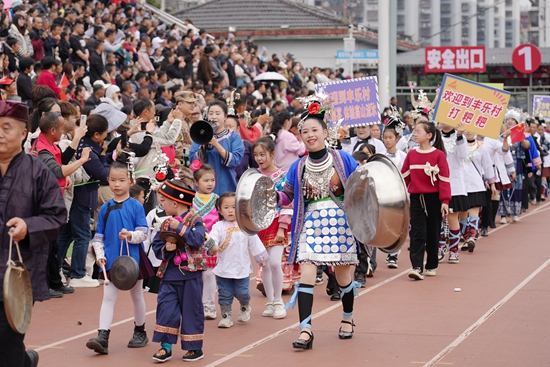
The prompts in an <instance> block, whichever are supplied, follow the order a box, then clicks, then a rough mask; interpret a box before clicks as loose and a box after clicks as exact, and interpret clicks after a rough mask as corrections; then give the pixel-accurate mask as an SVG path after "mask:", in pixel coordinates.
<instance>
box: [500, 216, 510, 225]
mask: <svg viewBox="0 0 550 367" xmlns="http://www.w3.org/2000/svg"><path fill="white" fill-rule="evenodd" d="M506 223H508V220H507V219H506V217H502V218H500V224H506Z"/></svg>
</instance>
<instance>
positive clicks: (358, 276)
mask: <svg viewBox="0 0 550 367" xmlns="http://www.w3.org/2000/svg"><path fill="white" fill-rule="evenodd" d="M355 281H356V282H359V283H361V288H365V287H366V284H367V281H366V279H365V274H363V273H355Z"/></svg>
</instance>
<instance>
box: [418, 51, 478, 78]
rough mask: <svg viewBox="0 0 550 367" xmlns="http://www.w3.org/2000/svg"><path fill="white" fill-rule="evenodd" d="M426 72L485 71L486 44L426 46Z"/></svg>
mask: <svg viewBox="0 0 550 367" xmlns="http://www.w3.org/2000/svg"><path fill="white" fill-rule="evenodd" d="M424 61H425V71H426V73H483V72H485V68H486V57H485V46H457V47H452V46H443V47H426V49H425V60H424Z"/></svg>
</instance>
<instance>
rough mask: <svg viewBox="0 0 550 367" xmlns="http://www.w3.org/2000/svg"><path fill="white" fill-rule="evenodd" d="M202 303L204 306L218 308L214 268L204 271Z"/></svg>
mask: <svg viewBox="0 0 550 367" xmlns="http://www.w3.org/2000/svg"><path fill="white" fill-rule="evenodd" d="M202 282H203V288H202V304H203V305H204V306H207V307H210V308H213V309H214V310H215V309H216V306H215V301H216V287H217V285H216V275H215V274H214V272H213V271H212V269H206V270H205V271H203V272H202Z"/></svg>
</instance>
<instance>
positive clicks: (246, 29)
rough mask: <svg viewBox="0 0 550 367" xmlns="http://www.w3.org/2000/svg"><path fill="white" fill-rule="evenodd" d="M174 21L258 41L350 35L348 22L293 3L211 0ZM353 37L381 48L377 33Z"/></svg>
mask: <svg viewBox="0 0 550 367" xmlns="http://www.w3.org/2000/svg"><path fill="white" fill-rule="evenodd" d="M174 16H175V17H177V18H179V19H181V20H185V19H187V18H189V19H191V20H192V21H193V25H195V26H196V27H198V28H204V29H206V31H207V32H208V33H209V34H211V35H213V36H223V37H226V36H227V33H228V29H229V27H234V28H236V31H235V32H232V33H234V35H235V36H236V37H246V36H248V35H254V37H256V38H260V39H267V38H285V39H288V38H290V39H292V38H300V39H307V38H316V39H323V38H325V39H326V38H342V37H346V35H347V34H348V24H349V23H348V21H347V20H345V19H343V18H340V17H337V16H335V15H333V14H331V13H328V12H326V11H324V10H323V9H321V8H319V7H314V6H309V5H306V4H301V3H296V2H294V1H290V0H212V1H209V2H207V3H204V4H201V5H198V6H195V7H192V8H189V9H185V10H182V11H180V12H176V13H175V14H174ZM354 37H355V38H357V39H358V40H362V41H365V42H368V43H371V44H373V45H377V44H378V33H377V32H376V30H369V29H366V28H365V29H362V30H361V32H360V33H355V34H354ZM417 48H418V46H416V45H415V44H412V43H410V42H407V41H404V40H397V49H398V50H399V51H405V50H415V49H417Z"/></svg>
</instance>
